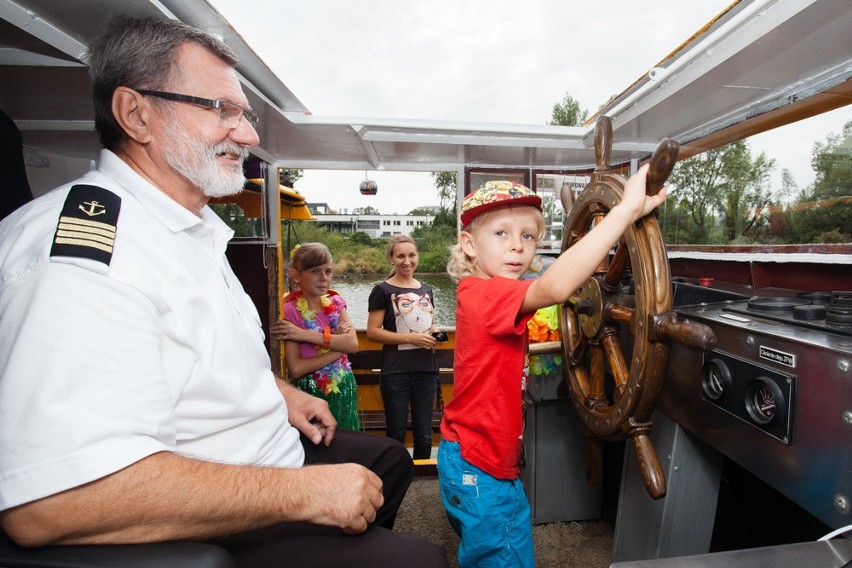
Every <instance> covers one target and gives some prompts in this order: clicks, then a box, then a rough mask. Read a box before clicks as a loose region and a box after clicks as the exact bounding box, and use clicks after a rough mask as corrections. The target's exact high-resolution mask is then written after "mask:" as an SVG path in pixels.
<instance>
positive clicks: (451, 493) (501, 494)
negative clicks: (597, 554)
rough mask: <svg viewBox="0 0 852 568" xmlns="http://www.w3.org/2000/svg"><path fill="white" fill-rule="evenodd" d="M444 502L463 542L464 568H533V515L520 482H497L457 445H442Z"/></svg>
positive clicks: (440, 468)
mask: <svg viewBox="0 0 852 568" xmlns="http://www.w3.org/2000/svg"><path fill="white" fill-rule="evenodd" d="M438 480H439V482H440V485H441V501H443V503H444V509H446V511H447V517H448V518H449V520H450V524H451V525H452V526H453V529H455V531H456V532H457V533H458V535H459V537H460V538H461V540H460V542H459V566H460V567H461V568H471V567H473V566H477V567H483V568H485V567H493V568H504V567H507V566H521V567H524V568H533V567H534V566H535V557H534V555H533V538H532V517H531V513H530V504H529V501H527V496H526V493H524V487H523V485H522V484H521V481H520V480H519V479H512V480H508V479H496V478H494V477H492V476H491V475H489V474H487V473H485V472H484V471H482V470H481V469H479V468H478V467H475V466H473V465H471V464H469V463H468V462H467V461H465V460H464V459H463V458H462V457H461V448H460V446H459V445H458V444H457V443H456V442H447V441H441V443H440V445H439V446H438Z"/></svg>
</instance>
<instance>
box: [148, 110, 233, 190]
mask: <svg viewBox="0 0 852 568" xmlns="http://www.w3.org/2000/svg"><path fill="white" fill-rule="evenodd" d="M165 132H166V136H167V138H168V140H169V143H168V144H166V146H165V148H164V149H163V155H164V157H165V159H166V162H168V164H169V165H170V166H171V167H173V168H174V169H175V170H177V171H178V172H179V173H180V174H181V175H182V176H183V177H185V178H186V179H188V180H189V181H190V182H192V184H194V185H195V186H196V187H198V188H199V189H200V190H201V191H202V192H203V193H204V195H206V196H207V197H226V196H228V195H236V194H237V193H239V192H241V191H242V190H243V185H244V184H245V181H246V179H245V176H244V175H243V169H242V161H243V160H245V159H246V158H247V157H248V149H246V148H243V147H242V146H240V145H238V144H234V143H233V142H220V143H219V144H216V145H215V146H213V147H212V148H210V147H208V146H207V144H206V143H205V142H204V141H202V140H200V139H198V138H193V137H192V136H190V135H189V133H188V132H187V131H186V130H184V129H183V128H180V127H179V126H178V125H177V121H167V122H166V126H165ZM225 152H227V153H232V154H237V155H239V156H241V157H242V160H241V161H240V167H234V168H232V167H227V168H225V167H222V166H221V165H220V164H219V163H218V161H217V160H216V156H218V155H219V154H222V153H225Z"/></svg>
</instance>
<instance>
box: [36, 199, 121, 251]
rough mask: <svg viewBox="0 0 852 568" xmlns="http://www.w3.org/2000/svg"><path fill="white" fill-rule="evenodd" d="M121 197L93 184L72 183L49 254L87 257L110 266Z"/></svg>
mask: <svg viewBox="0 0 852 568" xmlns="http://www.w3.org/2000/svg"><path fill="white" fill-rule="evenodd" d="M120 209H121V198H120V197H119V196H117V195H116V194H114V193H113V192H111V191H109V190H106V189H104V188H102V187H96V186H94V185H75V186H74V187H72V188H71V191H69V192H68V197H67V198H66V199H65V205H64V206H63V207H62V213H61V214H60V215H59V223H58V224H57V226H56V234H55V235H54V236H53V246H52V247H51V249H50V256H52V257H54V256H64V257H72V258H90V259H92V260H96V261H98V262H102V263H104V264H106V265H107V266H109V263H110V261H111V260H112V247H113V244H114V243H115V226H116V223H118V212H119V210H120Z"/></svg>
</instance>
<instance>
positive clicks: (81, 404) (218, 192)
mask: <svg viewBox="0 0 852 568" xmlns="http://www.w3.org/2000/svg"><path fill="white" fill-rule="evenodd" d="M89 63H90V74H91V78H92V90H93V99H94V103H95V112H96V126H97V129H98V132H99V134H100V137H101V142H102V144H103V146H104V150H103V151H102V153H101V157H100V161H99V167H98V169H97V170H96V171H93V172H90V173H89V174H87V175H85V176H84V177H82V178H81V179H78V180H76V181H74V182H71V183H70V184H68V185H65V186H63V187H60V188H57V189H56V190H54V191H52V192H50V193H48V194H47V195H45V196H43V197H41V198H39V199H37V200H35V201H33V202H32V203H30V204H28V205H26V206H24V207H22V208H21V209H19V210H18V211H16V212H15V213H13V214H12V215H11V216H10V217H8V218H7V219H6V220H4V221H3V222H2V224H0V526H2V528H3V530H4V531H5V532H6V533H8V535H9V536H10V537H11V538H12V539H13V540H14V541H15V542H17V543H18V544H21V545H23V546H29V547H34V546H42V545H47V544H113V543H138V542H157V541H167V540H195V541H207V542H216V543H217V544H220V545H222V546H225V547H226V548H227V549H228V550H230V551H231V552H232V554H233V555H234V556H235V557H236V559H237V562H238V565H241V566H253V567H257V566H282V565H286V566H308V565H310V566H337V565H340V564H346V565H349V566H376V565H380V566H394V565H401V564H402V563H404V564H405V565H406V566H424V567H426V566H446V565H447V560H446V554H445V553H444V551H443V550H442V549H440V548H439V547H437V546H434V545H432V544H430V543H427V542H425V541H422V540H420V539H417V538H414V537H411V536H408V535H402V534H399V533H394V532H392V531H391V530H390V529H391V528H392V527H393V523H394V519H395V517H396V512H397V509H398V507H399V505H400V503H401V501H402V498H403V496H404V494H405V491H406V489H407V487H408V484H409V482H410V481H411V476H412V464H411V459H410V457H409V455H408V453H407V452H406V450H405V449H404V448H403V447H402V446H401V445H399V444H398V443H396V442H393V441H390V440H388V439H386V438H383V437H376V436H370V435H367V434H362V433H358V432H342V431H341V432H336V430H335V426H336V424H335V421H334V419H333V418H332V416H331V413H330V412H329V410H328V405H327V404H326V403H325V402H324V401H322V400H319V399H316V398H313V397H311V396H309V395H306V394H304V393H302V392H300V391H298V390H296V389H294V388H292V387H290V386H289V385H288V384H287V383H285V382H282V381H280V380H276V378H275V377H274V376H273V374H272V372H271V370H270V363H269V357H268V355H267V353H266V350H265V348H264V343H263V332H262V330H261V327H260V320H259V317H258V314H257V310H256V309H255V307H254V305H253V304H252V303H251V301H250V299H249V298H248V296H247V295H246V294H245V292H244V291H243V288H242V287H241V285H240V283H239V282H238V280H237V279H236V277H235V276H234V274H233V272H232V271H231V268H230V266H229V265H228V262H227V260H226V258H225V248H226V246H227V243H228V241H229V239H230V238H231V236H232V235H233V232H232V231H231V230H230V229H229V228H228V227H227V226H226V225H225V224H224V223H223V222H222V221H221V220H220V219H219V218H218V217H217V216H216V215H215V214H214V213H213V212H212V211H211V210H210V208H209V207H207V201H208V199H209V198H210V197H212V196H224V195H230V194H233V193H237V192H239V191H240V190H241V188H242V185H243V182H244V180H243V173H242V163H243V160H244V159H245V158H246V156H247V154H248V149H249V148H250V147H251V146H253V145H255V144H257V143H258V136H257V133H256V132H255V129H254V125H255V124H256V123H257V117H256V116H255V115H254V113H253V112H252V111H251V110H250V109H249V108H248V103H247V99H246V97H245V95H244V94H243V92H242V89H241V86H240V83H239V81H238V78H237V73H236V71H235V70H234V66H235V65H236V63H237V61H236V57H235V56H234V54H233V53H232V52H231V50H230V49H229V48H228V47H227V46H225V45H224V44H223V43H222V42H221V41H219V40H217V39H215V38H213V37H212V36H210V35H208V34H206V33H203V32H201V31H199V30H197V29H195V28H192V27H189V26H186V25H184V24H181V23H179V22H174V21H169V20H161V19H127V18H118V19H114V20H113V21H111V22H110V25H109V26H108V27H107V29H106V30H105V31H104V32H103V33H102V34H101V36H100V37H99V38H98V39H97V40H96V41H95V42H94V43H93V45H91V46H90V49H89ZM313 464H325V465H313ZM352 535H358V536H352Z"/></svg>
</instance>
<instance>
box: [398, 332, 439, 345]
mask: <svg viewBox="0 0 852 568" xmlns="http://www.w3.org/2000/svg"><path fill="white" fill-rule="evenodd" d="M405 342H406V343H411V344H412V345H416V346H417V347H419V348H421V349H434V348H435V346H436V345H437V344H438V342H437V341H436V340H435V338H434V337H432V335H431V334H429V333H428V332H423V333H410V334H408V335H406V336H405Z"/></svg>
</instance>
